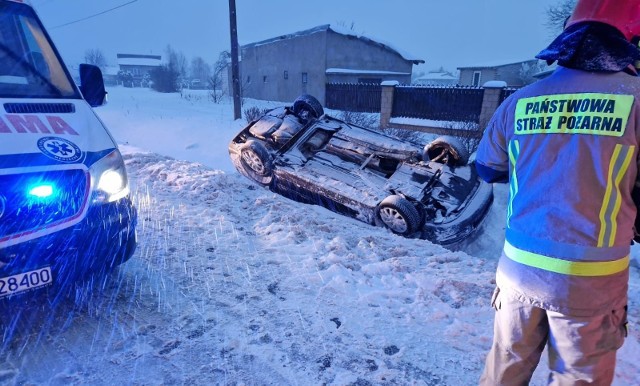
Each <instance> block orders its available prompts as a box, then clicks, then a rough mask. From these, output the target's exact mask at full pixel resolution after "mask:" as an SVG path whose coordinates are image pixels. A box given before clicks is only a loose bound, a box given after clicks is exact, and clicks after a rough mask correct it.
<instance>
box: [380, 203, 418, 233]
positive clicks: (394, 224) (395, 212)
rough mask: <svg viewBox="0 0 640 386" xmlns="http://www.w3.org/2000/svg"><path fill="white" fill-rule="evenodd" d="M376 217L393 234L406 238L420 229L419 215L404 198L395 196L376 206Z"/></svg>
mask: <svg viewBox="0 0 640 386" xmlns="http://www.w3.org/2000/svg"><path fill="white" fill-rule="evenodd" d="M378 217H379V218H380V220H381V221H382V223H383V224H384V225H385V226H386V227H387V228H389V229H390V230H391V231H392V232H393V233H396V234H399V235H403V236H408V235H410V234H412V233H414V232H416V231H417V230H418V229H419V228H420V217H421V216H420V213H418V210H417V209H416V207H415V206H413V204H412V203H410V202H409V201H408V200H407V199H406V198H404V197H402V196H398V195H396V194H394V195H392V196H389V197H387V198H385V199H384V200H382V202H381V203H380V205H378Z"/></svg>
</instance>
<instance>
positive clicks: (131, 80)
mask: <svg viewBox="0 0 640 386" xmlns="http://www.w3.org/2000/svg"><path fill="white" fill-rule="evenodd" d="M117 64H118V67H119V71H118V73H119V74H120V75H121V78H123V79H126V80H125V82H126V83H127V84H125V86H130V87H131V86H133V87H140V86H141V85H142V84H143V82H144V80H146V79H149V74H150V72H151V70H153V69H154V68H157V67H160V66H161V65H162V56H160V55H140V54H117Z"/></svg>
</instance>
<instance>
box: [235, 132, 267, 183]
mask: <svg viewBox="0 0 640 386" xmlns="http://www.w3.org/2000/svg"><path fill="white" fill-rule="evenodd" d="M240 164H241V165H242V168H243V169H244V171H245V172H246V173H247V176H248V177H249V178H251V179H252V180H254V181H255V182H257V183H259V184H261V185H269V183H271V180H272V179H273V159H272V157H271V153H269V150H268V149H267V148H266V146H265V145H264V144H263V143H262V142H260V141H257V140H253V139H250V140H248V141H247V142H245V143H244V144H243V145H242V146H241V147H240Z"/></svg>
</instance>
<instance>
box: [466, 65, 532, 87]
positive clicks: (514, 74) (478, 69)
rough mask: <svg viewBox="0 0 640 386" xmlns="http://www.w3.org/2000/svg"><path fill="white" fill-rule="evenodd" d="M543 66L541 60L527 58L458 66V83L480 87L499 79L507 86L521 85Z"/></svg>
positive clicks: (529, 80) (529, 81)
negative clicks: (517, 60) (506, 61)
mask: <svg viewBox="0 0 640 386" xmlns="http://www.w3.org/2000/svg"><path fill="white" fill-rule="evenodd" d="M543 68H544V64H543V62H542V61H539V60H538V59H529V60H523V61H519V62H509V63H504V62H502V63H485V64H476V65H472V66H466V67H458V70H459V71H460V84H461V85H463V86H476V87H480V86H482V85H483V84H484V83H486V82H488V81H492V80H501V81H504V82H506V83H507V87H522V86H524V85H526V84H529V83H532V82H534V81H535V80H536V79H535V78H534V77H533V75H534V74H537V73H539V72H540V71H541V70H542V69H543Z"/></svg>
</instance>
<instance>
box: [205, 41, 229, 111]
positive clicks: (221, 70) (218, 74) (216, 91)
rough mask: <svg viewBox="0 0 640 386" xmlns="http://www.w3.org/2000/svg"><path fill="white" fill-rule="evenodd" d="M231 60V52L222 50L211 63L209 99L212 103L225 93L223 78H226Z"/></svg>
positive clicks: (218, 100) (216, 101)
mask: <svg viewBox="0 0 640 386" xmlns="http://www.w3.org/2000/svg"><path fill="white" fill-rule="evenodd" d="M230 60H231V54H230V53H229V51H222V52H220V54H219V55H218V60H217V61H216V62H215V63H214V65H213V70H212V74H211V77H210V78H209V88H210V89H211V92H210V93H209V94H210V96H211V100H213V102H214V103H218V102H220V100H221V99H222V97H223V96H224V94H225V91H224V90H225V87H224V80H225V79H227V76H226V75H227V74H228V71H229V66H230V65H231V63H230Z"/></svg>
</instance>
